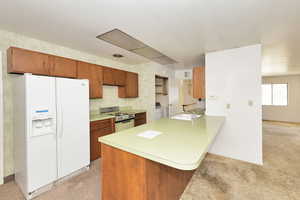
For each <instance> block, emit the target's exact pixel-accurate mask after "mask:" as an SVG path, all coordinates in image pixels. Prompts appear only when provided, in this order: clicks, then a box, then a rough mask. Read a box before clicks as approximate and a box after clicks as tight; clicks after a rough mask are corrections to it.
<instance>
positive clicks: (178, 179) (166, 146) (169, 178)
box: [99, 116, 225, 200]
mask: <svg viewBox="0 0 300 200" xmlns="http://www.w3.org/2000/svg"><path fill="white" fill-rule="evenodd" d="M224 121H225V117H213V116H203V117H200V118H197V119H194V120H190V121H188V120H175V119H168V118H163V119H160V120H157V121H154V122H152V123H149V124H145V125H142V126H139V127H135V128H132V129H128V130H125V131H121V132H119V133H118V134H111V135H107V136H104V137H100V138H99V142H101V143H102V145H101V150H102V160H101V174H102V180H101V181H102V184H101V185H102V200H120V199H122V200H179V198H180V196H181V194H182V193H183V191H184V189H185V188H186V186H187V184H188V183H189V180H190V178H191V177H192V175H193V173H194V170H195V169H196V168H197V167H199V165H200V163H201V161H202V160H203V158H204V156H205V155H206V153H207V151H208V149H209V147H210V145H211V144H212V142H213V141H214V138H215V137H216V135H217V134H218V132H219V130H220V129H221V127H222V125H223V123H224Z"/></svg>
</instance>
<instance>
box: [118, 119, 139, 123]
mask: <svg viewBox="0 0 300 200" xmlns="http://www.w3.org/2000/svg"><path fill="white" fill-rule="evenodd" d="M133 119H134V118H131V119H125V120H122V121H118V122H115V123H128V122H130V121H131V120H133Z"/></svg>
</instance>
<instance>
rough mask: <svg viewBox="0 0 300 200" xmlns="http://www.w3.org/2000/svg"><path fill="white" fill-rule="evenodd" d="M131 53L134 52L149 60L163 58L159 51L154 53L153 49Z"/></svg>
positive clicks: (141, 49) (146, 48) (142, 49)
mask: <svg viewBox="0 0 300 200" xmlns="http://www.w3.org/2000/svg"><path fill="white" fill-rule="evenodd" d="M132 52H134V53H136V54H138V55H140V56H144V57H145V58H149V59H151V58H158V57H162V56H164V55H163V54H162V53H160V52H159V51H156V50H155V49H153V48H151V47H145V48H140V49H135V50H132Z"/></svg>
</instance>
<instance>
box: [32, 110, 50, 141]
mask: <svg viewBox="0 0 300 200" xmlns="http://www.w3.org/2000/svg"><path fill="white" fill-rule="evenodd" d="M54 120H55V118H54V117H53V116H52V115H51V114H50V112H49V110H48V109H44V110H36V111H34V113H33V116H32V136H40V135H46V134H53V133H54V132H55V129H54V127H55V126H54Z"/></svg>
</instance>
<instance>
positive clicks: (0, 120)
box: [0, 51, 4, 185]
mask: <svg viewBox="0 0 300 200" xmlns="http://www.w3.org/2000/svg"><path fill="white" fill-rule="evenodd" d="M2 84H3V82H2V52H1V51H0V185H1V184H3V168H4V166H3V163H4V160H3V151H4V145H3V144H4V143H3V90H2Z"/></svg>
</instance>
